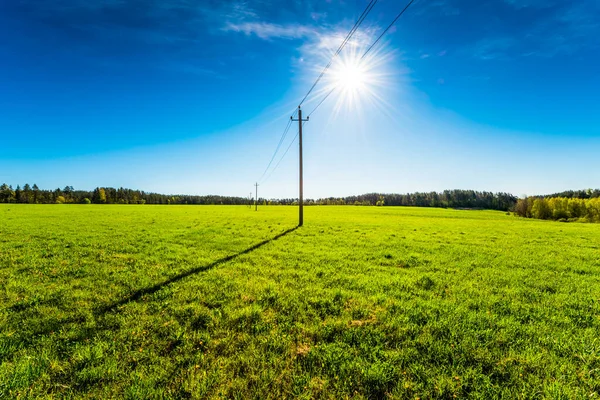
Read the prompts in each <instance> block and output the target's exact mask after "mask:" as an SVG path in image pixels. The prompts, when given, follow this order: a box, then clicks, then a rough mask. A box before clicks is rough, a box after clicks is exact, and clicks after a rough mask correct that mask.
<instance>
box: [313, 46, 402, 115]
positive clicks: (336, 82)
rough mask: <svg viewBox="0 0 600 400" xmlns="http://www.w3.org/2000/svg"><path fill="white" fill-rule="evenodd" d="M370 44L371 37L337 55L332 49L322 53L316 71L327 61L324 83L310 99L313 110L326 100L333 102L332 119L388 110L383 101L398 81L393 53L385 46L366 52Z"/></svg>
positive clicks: (347, 47)
mask: <svg viewBox="0 0 600 400" xmlns="http://www.w3.org/2000/svg"><path fill="white" fill-rule="evenodd" d="M371 41H372V38H370V37H368V36H364V37H361V38H359V39H357V40H356V41H353V42H350V43H348V44H347V46H346V47H345V48H344V49H343V51H342V52H341V53H340V54H339V55H336V54H335V53H334V52H333V50H331V52H324V53H322V54H321V56H322V60H323V64H321V63H316V64H317V66H316V68H315V71H319V70H321V69H322V66H323V65H324V62H325V60H328V59H329V60H330V62H329V64H328V65H327V67H326V68H327V71H326V73H325V74H324V79H323V83H324V84H323V85H322V86H321V88H320V90H318V91H315V94H314V95H313V96H312V99H311V100H312V101H313V104H315V105H316V107H315V109H316V108H318V107H319V106H320V105H321V104H322V103H323V102H324V101H325V100H327V99H329V101H331V100H333V102H332V103H333V104H332V108H331V109H330V110H331V111H332V114H331V115H332V116H335V115H337V114H339V113H340V112H342V111H352V112H355V115H356V114H357V113H356V112H357V111H358V114H360V113H366V112H368V111H369V110H372V109H374V108H376V109H379V110H385V109H386V108H387V101H386V99H385V98H386V97H387V95H388V94H389V91H390V89H392V88H393V87H394V86H395V81H396V80H397V78H398V75H397V74H395V73H393V72H392V68H391V64H392V62H391V61H392V59H393V55H394V53H393V51H391V50H390V49H389V48H387V47H386V46H379V47H378V48H376V49H375V50H374V51H371V52H367V45H368V44H369V43H371ZM332 53H333V54H334V55H333V57H332V56H331V54H332Z"/></svg>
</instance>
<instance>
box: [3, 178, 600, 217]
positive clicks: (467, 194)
mask: <svg viewBox="0 0 600 400" xmlns="http://www.w3.org/2000/svg"><path fill="white" fill-rule="evenodd" d="M297 202H298V199H297V198H282V199H265V198H259V199H258V203H259V204H261V205H294V204H297ZM0 203H29V204H57V203H58V204H67V203H75V204H92V203H93V204H197V205H218V204H226V205H250V204H254V199H250V198H247V197H235V196H218V195H203V196H200V195H184V194H178V195H170V194H160V193H152V192H145V191H142V190H134V189H126V188H118V189H116V188H112V187H96V188H95V189H94V190H92V191H89V190H75V189H74V188H73V186H65V187H64V188H63V189H60V188H57V189H54V190H43V189H40V188H39V187H38V186H37V185H35V184H34V185H33V186H30V185H29V184H25V185H23V186H22V187H21V186H20V185H17V186H16V188H14V189H13V187H12V185H7V184H6V183H4V184H2V185H1V186H0ZM305 204H306V205H356V206H414V207H439V208H467V209H487V210H500V211H514V212H515V214H516V215H518V216H521V217H526V218H539V219H553V220H576V219H577V220H578V219H585V220H588V221H600V189H593V190H592V189H587V190H575V191H574V190H570V191H565V192H561V193H556V194H552V195H544V196H531V197H527V198H523V199H518V198H517V197H516V196H514V195H512V194H510V193H492V192H485V191H475V190H460V189H455V190H444V191H443V192H416V193H407V194H397V193H388V194H384V193H367V194H362V195H358V196H347V197H328V198H320V199H306V200H305Z"/></svg>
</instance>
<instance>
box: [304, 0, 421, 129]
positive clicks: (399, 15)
mask: <svg viewBox="0 0 600 400" xmlns="http://www.w3.org/2000/svg"><path fill="white" fill-rule="evenodd" d="M414 2H415V0H411V1H409V2H408V4H407V5H406V7H404V8H403V9H402V11H400V13H399V14H398V15H396V18H394V20H393V21H392V22H391V23H390V24H389V25H388V27H387V28H385V30H384V31H383V32H381V34H380V35H379V37H377V39H375V41H374V42H373V43H372V44H371V45H370V46H369V48H368V49H367V50H366V51H365V52H364V53H363V55H362V56H361V57H360V59H359V60H358V62H361V61H362V60H363V59H364V58H365V57H366V56H367V54H369V52H370V51H371V49H372V48H373V47H375V45H376V44H377V43H379V41H380V40H381V38H382V37H383V36H384V35H385V34H386V33H387V31H389V30H390V28H391V27H392V26H393V25H394V24H395V23H396V21H398V19H399V18H400V17H401V16H402V14H404V12H405V11H406V10H407V9H408V7H410V6H411V4H412V3H414ZM335 89H336V88H335V87H333V88H332V89H331V90H330V91H329V93H327V94H326V95H325V97H323V99H321V101H320V102H319V104H317V106H316V107H315V108H314V109H313V110H312V111H311V112H310V113H308V116H309V117H310V116H311V115H312V114H313V113H314V112H315V111H317V109H318V108H319V107H320V106H321V104H323V103H324V102H325V100H327V98H328V97H329V96H331V94H332V93H333V92H334V91H335Z"/></svg>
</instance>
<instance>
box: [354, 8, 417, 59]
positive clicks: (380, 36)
mask: <svg viewBox="0 0 600 400" xmlns="http://www.w3.org/2000/svg"><path fill="white" fill-rule="evenodd" d="M414 2H415V0H410V1H409V2H408V4H407V5H406V7H404V9H403V10H402V11H400V13H399V14H398V15H396V18H394V20H393V21H392V23H391V24H389V25H388V27H387V28H385V30H384V31H383V32H381V35H379V37H378V38H377V39H376V40H375V41H374V42H373V44H371V46H369V48H368V49H367V51H365V53H364V54H363V55H362V57H361V58H360V60H362V59H363V58H365V57H366V56H367V54H369V52H370V51H371V49H372V48H373V47H374V46H375V45H376V44H377V43H379V41H380V40H381V38H382V37H383V35H385V34H386V33H387V31H389V30H390V28H391V27H392V26H393V25H394V24H395V23H396V21H398V18H400V17H401V16H402V14H404V12H405V11H406V10H408V7H410V6H411V4H412V3H414Z"/></svg>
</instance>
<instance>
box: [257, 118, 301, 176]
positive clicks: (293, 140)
mask: <svg viewBox="0 0 600 400" xmlns="http://www.w3.org/2000/svg"><path fill="white" fill-rule="evenodd" d="M302 126H304V122H303V123H302ZM299 134H300V130H297V131H296V136H294V138H293V139H292V141H291V142H290V144H289V145H288V147H287V149H285V152H284V153H283V155H282V156H281V158H280V159H279V161H277V164H275V166H274V167H273V169H272V170H271V172H270V173H269V175H267V177H266V178H265V179H264V180H263V183H264V182H266V181H268V180H269V178H270V177H271V175H273V172H275V170H276V169H277V167H279V164H281V161H283V159H284V158H285V155H286V154H287V153H288V151H290V148H291V147H292V145H293V144H294V142H295V141H296V139H298V135H299Z"/></svg>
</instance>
